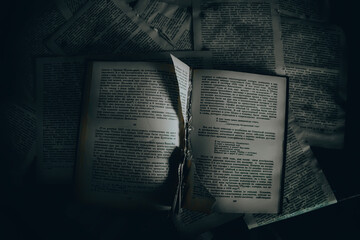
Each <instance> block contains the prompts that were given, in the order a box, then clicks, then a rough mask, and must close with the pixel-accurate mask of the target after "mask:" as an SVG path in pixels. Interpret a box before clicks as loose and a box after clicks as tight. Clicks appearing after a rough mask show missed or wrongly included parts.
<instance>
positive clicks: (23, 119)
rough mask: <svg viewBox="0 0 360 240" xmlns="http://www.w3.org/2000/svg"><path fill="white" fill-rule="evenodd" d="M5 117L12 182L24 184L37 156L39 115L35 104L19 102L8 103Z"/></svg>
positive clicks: (3, 126) (2, 121)
mask: <svg viewBox="0 0 360 240" xmlns="http://www.w3.org/2000/svg"><path fill="white" fill-rule="evenodd" d="M3 110H4V116H5V119H2V118H0V119H1V124H2V126H1V129H2V134H3V136H4V137H7V138H6V139H4V140H5V141H6V143H4V144H6V145H3V146H4V147H6V148H8V151H9V152H10V154H11V155H10V156H8V159H7V160H9V161H10V165H9V168H10V169H9V171H10V177H11V181H12V182H11V183H12V184H22V181H23V177H24V175H25V174H26V172H27V170H28V169H29V167H30V165H31V164H32V163H33V162H34V160H35V157H36V126H37V116H36V110H35V105H34V104H31V103H28V102H26V103H24V102H20V103H19V102H17V103H15V102H14V103H7V105H6V106H5V108H4V109H3ZM3 157H5V156H3Z"/></svg>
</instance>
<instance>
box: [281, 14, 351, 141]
mask: <svg viewBox="0 0 360 240" xmlns="http://www.w3.org/2000/svg"><path fill="white" fill-rule="evenodd" d="M281 31H282V39H283V45H284V62H285V67H286V68H285V73H286V75H287V76H288V77H289V107H290V109H291V111H292V113H293V114H294V116H295V119H296V121H297V122H298V124H299V126H300V127H301V128H302V129H303V130H304V135H305V138H306V140H307V141H308V142H309V144H310V145H312V146H319V147H327V148H341V147H342V146H343V143H344V128H345V109H344V105H345V101H346V78H347V76H346V71H345V70H346V69H345V64H346V62H345V59H344V55H343V54H344V52H345V51H344V50H345V46H344V36H343V33H342V31H341V30H340V29H339V28H337V27H335V26H331V25H324V24H319V23H314V22H309V21H303V20H298V19H293V18H285V17H282V18H281Z"/></svg>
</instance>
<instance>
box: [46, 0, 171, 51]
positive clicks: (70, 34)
mask: <svg viewBox="0 0 360 240" xmlns="http://www.w3.org/2000/svg"><path fill="white" fill-rule="evenodd" d="M46 43H47V46H48V47H49V48H50V49H51V50H52V51H54V52H55V53H58V54H63V55H64V54H65V55H75V54H97V53H100V54H106V53H121V52H133V53H136V52H141V53H144V52H155V51H164V50H172V49H173V47H172V46H171V45H170V44H169V43H168V42H167V41H166V40H164V39H162V38H161V37H160V36H159V34H158V33H157V32H156V31H155V30H153V29H151V28H150V26H149V25H148V24H147V23H146V22H144V21H143V20H141V19H140V18H139V17H137V16H136V15H135V13H134V11H133V10H132V9H131V8H130V7H129V5H128V4H127V3H126V2H123V1H116V0H110V1H106V0H101V1H95V0H90V1H88V2H87V3H86V4H85V5H84V6H83V7H82V8H81V9H80V10H79V11H77V12H76V14H75V15H74V16H73V17H72V18H71V19H70V20H69V21H67V22H66V24H64V25H63V26H62V27H61V28H60V29H59V30H58V31H56V32H55V33H54V34H53V35H52V36H51V37H50V38H49V39H48V40H47V41H46Z"/></svg>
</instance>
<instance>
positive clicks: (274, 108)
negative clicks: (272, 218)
mask: <svg viewBox="0 0 360 240" xmlns="http://www.w3.org/2000/svg"><path fill="white" fill-rule="evenodd" d="M172 58H173V63H174V65H169V64H163V63H151V62H92V63H91V64H90V67H89V70H88V72H89V74H88V78H87V82H86V84H85V89H84V100H83V111H82V117H81V128H80V136H79V138H80V141H79V147H78V160H77V164H76V187H77V193H78V195H79V197H80V198H81V199H83V200H85V201H87V202H92V203H102V204H107V205H111V206H120V207H123V208H127V209H128V208H136V209H139V208H152V209H170V208H171V206H174V205H173V204H174V201H173V200H174V196H176V197H175V199H176V200H177V202H176V204H177V205H179V206H184V207H186V208H188V209H191V210H200V211H204V212H225V213H277V212H279V210H280V209H279V206H280V199H281V182H282V172H283V171H282V169H283V159H284V153H285V147H284V146H285V129H286V126H285V125H286V105H287V79H286V78H285V77H278V76H267V75H258V74H249V73H242V72H233V71H222V70H200V69H199V70H192V69H191V68H190V67H189V66H187V65H186V64H185V63H183V62H181V61H180V60H179V59H177V58H176V57H174V56H172ZM180 201H182V202H180Z"/></svg>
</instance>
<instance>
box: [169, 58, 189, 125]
mask: <svg viewBox="0 0 360 240" xmlns="http://www.w3.org/2000/svg"><path fill="white" fill-rule="evenodd" d="M171 59H172V61H173V64H174V68H175V73H176V78H177V81H178V84H179V92H180V101H181V112H182V115H183V119H184V121H185V122H187V109H188V92H189V84H190V73H191V69H190V67H189V66H188V65H186V64H185V63H184V62H182V61H180V60H179V59H178V58H177V57H175V56H174V55H171Z"/></svg>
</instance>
